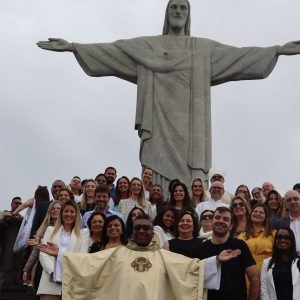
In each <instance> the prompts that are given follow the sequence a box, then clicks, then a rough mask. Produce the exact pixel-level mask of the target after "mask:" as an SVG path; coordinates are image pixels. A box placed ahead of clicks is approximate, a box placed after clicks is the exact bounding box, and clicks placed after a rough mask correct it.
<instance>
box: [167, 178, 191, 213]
mask: <svg viewBox="0 0 300 300" xmlns="http://www.w3.org/2000/svg"><path fill="white" fill-rule="evenodd" d="M170 206H172V207H174V208H175V209H176V210H177V212H178V214H180V213H181V212H183V211H190V212H194V209H193V205H192V200H191V198H190V196H189V192H188V189H187V187H186V185H185V184H184V183H182V182H176V183H174V185H173V189H172V193H171V199H170Z"/></svg>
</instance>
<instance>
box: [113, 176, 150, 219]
mask: <svg viewBox="0 0 300 300" xmlns="http://www.w3.org/2000/svg"><path fill="white" fill-rule="evenodd" d="M134 207H139V208H141V209H142V210H143V211H144V212H145V213H146V214H147V215H150V216H151V217H152V209H151V203H150V202H149V201H147V200H146V199H145V194H144V190H143V183H142V181H141V180H140V179H139V178H137V177H133V178H132V179H131V182H130V198H128V199H123V200H121V201H120V204H119V211H120V213H121V214H122V215H123V216H124V220H125V222H126V221H127V218H128V215H129V213H130V211H131V210H132V209H133V208H134Z"/></svg>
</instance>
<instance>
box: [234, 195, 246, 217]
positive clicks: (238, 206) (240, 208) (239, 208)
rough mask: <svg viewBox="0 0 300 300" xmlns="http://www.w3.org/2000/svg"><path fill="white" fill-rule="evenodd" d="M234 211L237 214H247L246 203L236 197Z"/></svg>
mask: <svg viewBox="0 0 300 300" xmlns="http://www.w3.org/2000/svg"><path fill="white" fill-rule="evenodd" d="M232 213H233V214H234V215H235V216H245V215H246V204H245V202H244V201H243V200H241V199H234V200H233V201H232Z"/></svg>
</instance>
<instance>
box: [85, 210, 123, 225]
mask: <svg viewBox="0 0 300 300" xmlns="http://www.w3.org/2000/svg"><path fill="white" fill-rule="evenodd" d="M95 210H96V209H94V210H91V211H87V212H86V213H85V214H84V215H83V217H82V219H81V227H82V228H87V227H88V225H87V221H88V219H89V218H90V216H91V215H92V213H93V212H95ZM105 216H106V217H107V218H108V217H110V216H118V217H120V218H121V219H122V220H123V221H124V217H123V215H122V214H120V213H119V212H117V211H114V210H112V209H110V208H109V209H108V210H107V211H106V213H105Z"/></svg>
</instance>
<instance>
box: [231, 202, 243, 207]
mask: <svg viewBox="0 0 300 300" xmlns="http://www.w3.org/2000/svg"><path fill="white" fill-rule="evenodd" d="M232 207H233V208H237V207H245V203H244V202H238V203H233V204H232Z"/></svg>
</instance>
